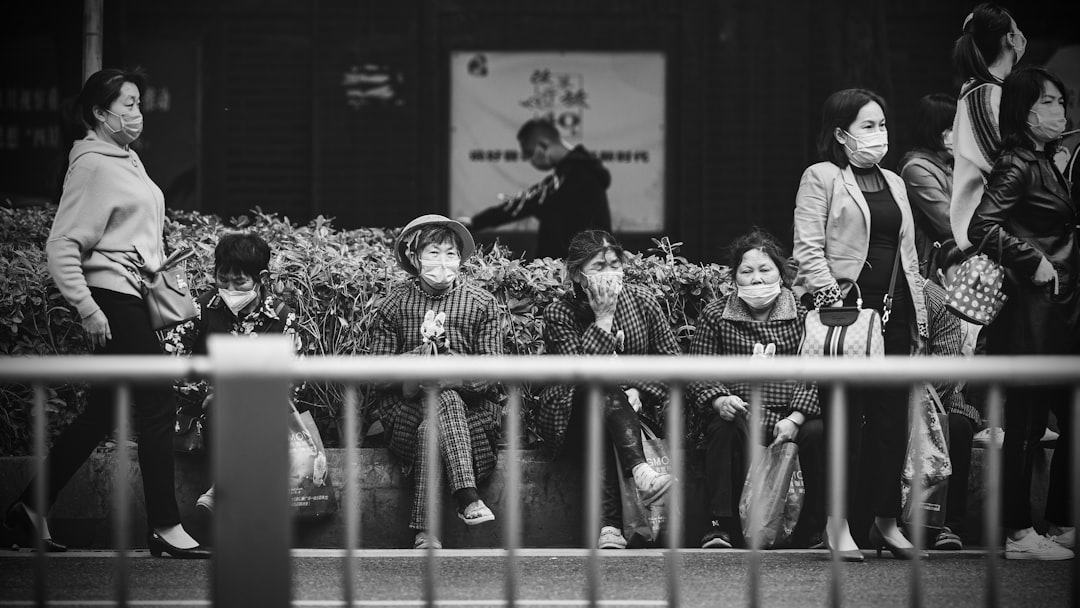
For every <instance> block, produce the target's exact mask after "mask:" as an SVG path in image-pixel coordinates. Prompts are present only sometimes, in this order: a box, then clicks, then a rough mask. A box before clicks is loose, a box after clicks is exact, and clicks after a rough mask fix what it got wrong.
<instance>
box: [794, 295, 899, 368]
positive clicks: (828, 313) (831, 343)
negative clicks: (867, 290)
mask: <svg viewBox="0 0 1080 608" xmlns="http://www.w3.org/2000/svg"><path fill="white" fill-rule="evenodd" d="M852 287H853V288H854V289H855V293H856V296H857V297H856V299H855V306H834V307H828V308H818V309H816V310H811V311H810V312H808V313H806V325H805V332H804V333H803V339H802V343H801V344H800V345H799V354H800V355H802V356H804V357H883V356H885V335H884V332H885V326H884V324H883V323H882V320H881V315H880V314H878V311H876V310H874V309H873V308H863V307H862V302H863V300H862V291H861V290H860V289H859V285H858V284H856V283H852Z"/></svg>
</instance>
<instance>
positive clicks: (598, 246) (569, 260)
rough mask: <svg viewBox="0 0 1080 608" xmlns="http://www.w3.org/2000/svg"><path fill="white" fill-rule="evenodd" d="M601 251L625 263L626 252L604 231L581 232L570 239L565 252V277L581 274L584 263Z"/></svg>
mask: <svg viewBox="0 0 1080 608" xmlns="http://www.w3.org/2000/svg"><path fill="white" fill-rule="evenodd" d="M603 251H611V252H613V253H614V254H615V256H616V257H618V258H619V261H620V262H626V250H625V249H623V246H622V245H620V244H619V241H617V240H615V237H613V236H611V233H609V232H608V231H606V230H582V231H581V232H579V233H577V234H575V235H574V236H573V237H571V238H570V246H569V248H568V249H567V252H566V260H565V261H566V276H567V278H572V277H573V276H574V275H575V274H577V273H579V272H581V267H582V266H584V265H585V263H586V262H588V261H589V260H591V259H593V258H594V257H596V254H598V253H600V252H603Z"/></svg>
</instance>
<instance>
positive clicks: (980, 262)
mask: <svg viewBox="0 0 1080 608" xmlns="http://www.w3.org/2000/svg"><path fill="white" fill-rule="evenodd" d="M993 233H994V230H991V231H990V232H987V233H986V236H984V237H983V240H982V242H981V243H979V246H978V248H976V249H975V252H974V253H973V254H971V255H969V256H968V257H967V258H965V259H964V261H962V262H960V265H959V266H958V267H957V270H956V276H955V278H954V279H953V280H952V283H950V285H949V290H948V294H947V298H946V301H945V307H946V308H948V309H949V311H950V312H952V313H953V314H954V315H956V316H958V317H960V318H961V319H963V320H965V321H968V322H970V323H975V324H976V325H989V324H990V323H991V322H992V321H993V320H994V319H995V318H996V317H997V316H998V313H1000V312H1001V309H1002V308H1004V307H1005V302H1006V301H1008V299H1009V297H1008V296H1007V295H1005V293H1004V292H1003V291H1002V286H1003V285H1004V283H1005V267H1004V266H1002V265H1001V249H1002V244H1001V228H1000V227H998V228H997V237H998V259H997V261H995V260H992V259H990V256H988V255H986V254H985V253H983V248H984V247H986V242H987V241H988V240H989V239H990V235H991V234H993Z"/></svg>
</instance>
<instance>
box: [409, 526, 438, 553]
mask: <svg viewBox="0 0 1080 608" xmlns="http://www.w3.org/2000/svg"><path fill="white" fill-rule="evenodd" d="M412 548H413V549H442V543H441V542H440V541H439V539H437V538H435V535H434V534H432V533H430V532H428V531H427V530H420V531H419V532H417V533H416V538H414V539H413V544H412Z"/></svg>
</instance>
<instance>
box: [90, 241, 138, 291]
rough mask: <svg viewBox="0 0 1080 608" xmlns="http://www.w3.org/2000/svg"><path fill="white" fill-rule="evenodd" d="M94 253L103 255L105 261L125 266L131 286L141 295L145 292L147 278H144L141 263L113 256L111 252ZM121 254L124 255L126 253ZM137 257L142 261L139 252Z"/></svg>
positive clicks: (97, 250)
mask: <svg viewBox="0 0 1080 608" xmlns="http://www.w3.org/2000/svg"><path fill="white" fill-rule="evenodd" d="M94 251H96V252H97V253H99V254H101V255H102V256H103V257H104V258H105V259H107V260H110V261H112V262H115V263H117V264H119V265H121V266H123V267H124V268H125V269H126V270H127V271H128V280H130V281H131V284H132V285H133V286H134V287H135V289H136V290H138V291H139V293H142V292H143V290H144V289H145V288H146V278H145V277H144V276H143V273H142V271H141V270H140V264H139V261H135V260H132V259H131V258H129V257H127V256H126V255H123V256H115V255H112V253H111V252H108V251H102V250H100V249H95V250H94ZM119 253H122V254H123V253H126V252H119ZM135 255H136V256H137V257H139V258H140V261H141V258H142V256H140V255H139V252H138V251H135Z"/></svg>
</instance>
